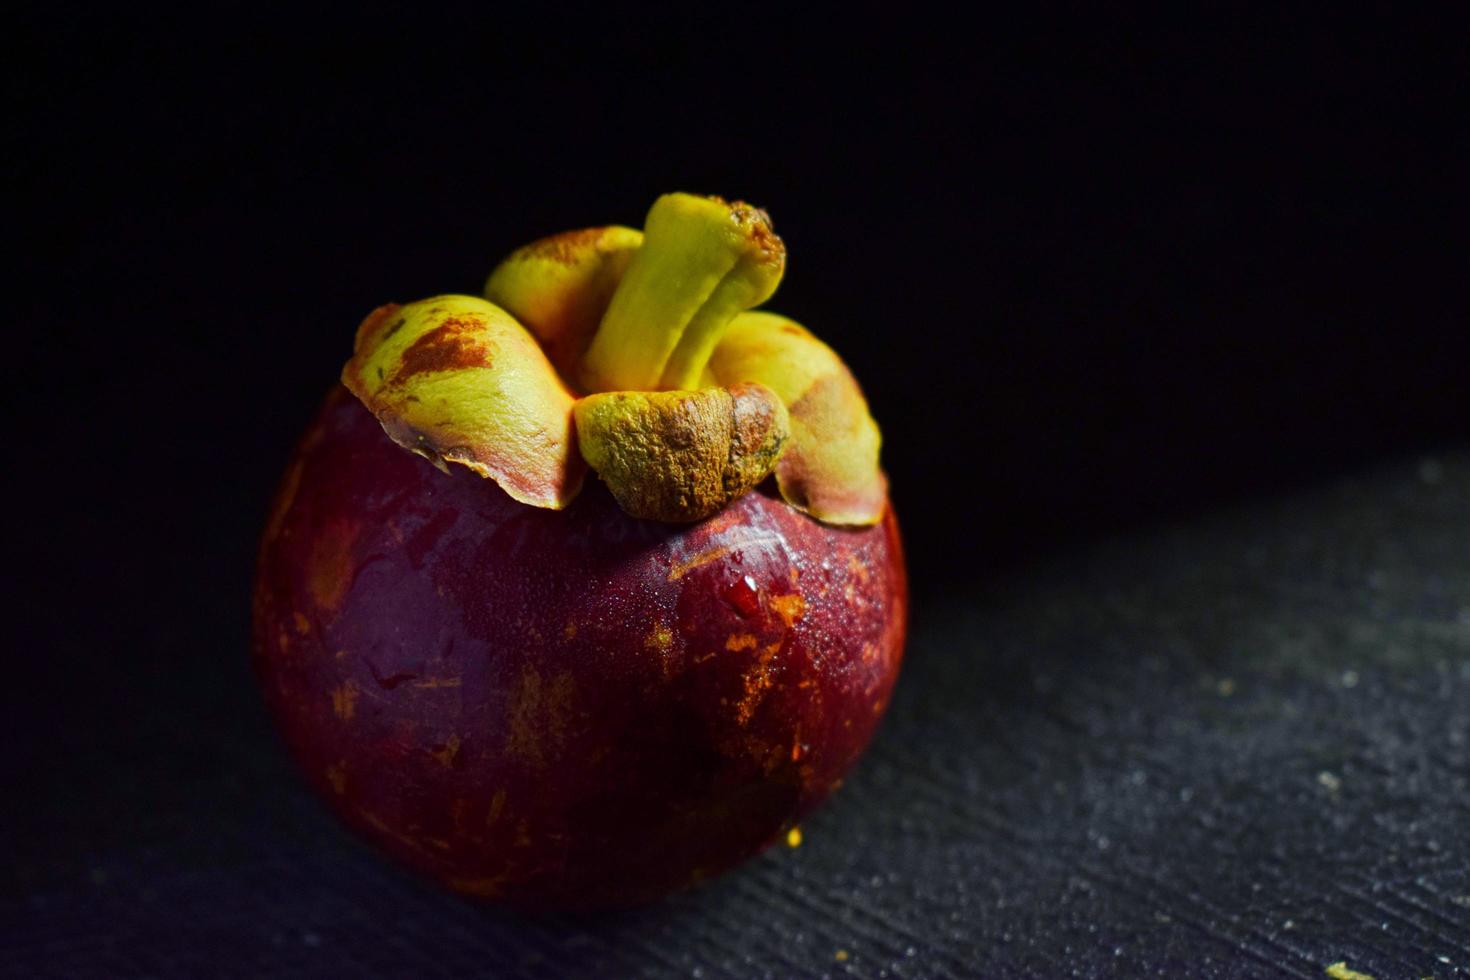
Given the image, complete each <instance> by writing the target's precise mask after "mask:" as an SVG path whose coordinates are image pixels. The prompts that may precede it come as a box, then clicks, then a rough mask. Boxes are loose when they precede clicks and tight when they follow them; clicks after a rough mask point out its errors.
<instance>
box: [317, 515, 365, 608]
mask: <svg viewBox="0 0 1470 980" xmlns="http://www.w3.org/2000/svg"><path fill="white" fill-rule="evenodd" d="M356 541H357V527H356V526H355V525H353V524H350V523H348V522H346V521H340V520H339V521H333V522H332V523H331V524H328V525H327V526H326V527H325V528H324V529H323V530H322V533H321V535H319V536H318V537H317V539H316V542H315V545H314V546H313V547H312V549H311V559H310V564H309V566H308V568H307V581H306V587H307V591H309V592H310V593H311V598H312V601H313V602H315V603H316V604H317V606H318V607H319V608H321V609H323V610H325V611H326V612H329V613H335V612H336V611H337V610H338V609H339V608H340V607H341V605H342V600H343V599H345V598H346V597H347V589H348V588H349V587H350V586H351V585H352V572H353V558H352V547H353V545H354V544H355V543H356Z"/></svg>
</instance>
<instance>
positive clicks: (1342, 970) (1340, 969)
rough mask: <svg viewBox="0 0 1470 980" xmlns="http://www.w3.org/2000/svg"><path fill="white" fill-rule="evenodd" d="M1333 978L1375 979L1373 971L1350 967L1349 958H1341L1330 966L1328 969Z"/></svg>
mask: <svg viewBox="0 0 1470 980" xmlns="http://www.w3.org/2000/svg"><path fill="white" fill-rule="evenodd" d="M1325 972H1326V973H1327V975H1328V976H1329V977H1332V980H1373V975H1372V974H1371V973H1359V972H1358V971H1357V970H1350V969H1348V965H1347V960H1339V961H1338V962H1336V963H1334V964H1332V965H1331V966H1329V967H1328V968H1327V969H1326V971H1325Z"/></svg>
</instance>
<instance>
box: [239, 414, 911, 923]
mask: <svg viewBox="0 0 1470 980" xmlns="http://www.w3.org/2000/svg"><path fill="white" fill-rule="evenodd" d="M906 614H907V594H906V583H905V575H904V568H903V557H902V551H901V546H900V542H899V535H898V528H897V525H896V523H895V521H894V518H893V515H892V510H891V508H890V509H889V511H888V513H887V514H886V516H885V518H884V520H883V521H882V522H881V523H880V524H878V525H877V526H874V527H871V528H863V529H845V528H834V527H829V526H826V525H823V524H820V523H818V522H817V521H814V520H812V519H810V518H808V517H807V516H805V515H803V514H801V513H800V512H798V511H796V510H795V509H793V508H791V507H790V506H789V505H787V504H786V503H784V502H783V501H781V500H780V499H779V498H775V497H773V496H768V495H766V494H764V493H760V492H752V493H748V494H746V495H744V496H743V497H741V498H739V499H738V500H736V501H735V502H734V503H733V504H731V505H730V506H729V507H727V508H725V509H724V510H723V511H721V512H720V513H718V514H716V515H715V516H713V517H711V518H709V519H707V520H705V521H703V522H701V523H698V524H694V525H670V524H661V523H656V522H650V521H640V520H635V519H633V518H631V517H628V516H627V515H626V514H624V513H623V512H622V511H621V510H620V509H619V508H618V506H617V504H616V503H615V502H614V501H613V500H612V497H611V496H610V494H608V492H607V491H606V489H605V488H604V487H603V486H602V485H601V484H600V483H598V482H597V481H596V479H595V478H594V477H589V479H588V483H587V485H586V486H585V487H584V489H583V491H582V493H581V494H580V495H579V496H578V498H577V499H576V500H575V501H574V502H573V504H572V505H571V506H570V507H568V508H567V509H566V510H563V511H549V510H542V509H538V508H534V507H529V506H526V505H524V504H520V503H517V502H516V501H514V500H512V499H511V498H510V497H509V496H507V495H506V494H505V493H504V492H503V491H502V490H501V489H500V488H499V487H498V486H496V485H495V484H494V483H492V482H491V481H489V480H486V479H483V478H481V477H479V476H476V475H474V474H472V473H469V472H468V471H465V470H462V469H460V468H458V467H454V468H453V469H452V472H450V473H448V474H445V473H443V472H440V471H439V470H437V469H435V468H434V467H433V466H431V465H430V464H429V463H428V462H426V461H425V460H423V459H420V458H419V457H417V456H414V455H412V454H410V453H407V452H405V451H404V450H402V449H401V448H399V447H398V446H396V445H394V444H393V443H392V442H390V441H389V439H388V438H387V436H386V435H384V433H383V431H382V429H381V428H380V426H379V425H378V423H377V421H376V420H375V419H374V418H373V417H372V416H371V415H370V414H369V413H368V412H367V411H366V409H364V408H363V407H362V406H361V405H360V404H359V403H358V402H357V400H356V399H354V398H352V397H351V396H350V395H348V394H346V392H345V391H343V390H342V389H337V390H335V391H334V392H333V393H332V394H331V395H330V396H329V397H328V399H327V402H326V404H325V405H324V406H323V408H322V411H321V413H320V415H319V416H318V418H317V419H316V420H315V422H314V423H313V424H312V426H311V427H310V428H309V429H308V431H307V434H306V436H305V437H304V438H303V440H302V442H301V444H300V446H299V447H298V448H297V450H296V455H295V457H294V458H293V460H292V461H291V463H290V465H289V467H288V469H287V472H286V475H285V478H284V479H283V481H282V485H281V488H280V490H279V492H278V496H277V499H276V501H275V504H274V507H273V510H272V513H271V516H270V520H269V524H268V526H267V528H266V533H265V538H264V541H263V544H262V548H261V555H260V564H259V568H258V573H257V580H256V586H255V597H254V631H255V644H254V656H255V666H256V670H257V673H258V676H259V678H260V681H261V683H262V685H263V687H264V690H265V694H266V697H267V699H268V701H269V703H270V705H271V708H272V710H273V712H274V714H275V717H276V719H277V721H278V724H279V727H280V729H281V731H282V732H283V734H284V736H285V739H286V742H287V744H288V746H289V748H290V750H291V752H292V754H293V755H294V756H295V758H296V759H297V761H298V762H299V763H300V765H301V766H302V768H303V769H304V770H305V773H306V775H307V777H308V778H309V780H310V781H311V782H312V783H313V784H314V785H315V787H316V788H317V789H318V790H319V791H320V792H321V793H322V795H324V796H325V798H326V799H327V800H328V801H329V802H330V804H331V806H332V808H333V809H334V810H335V811H336V812H337V813H338V815H339V816H340V817H341V818H342V819H343V820H344V821H345V822H346V823H347V824H349V825H350V826H351V827H352V828H354V829H355V830H356V831H358V832H359V833H360V834H362V835H363V836H365V837H366V838H367V839H368V840H370V841H371V842H372V843H373V844H375V845H377V846H378V847H380V848H382V849H383V850H385V851H386V852H388V853H389V854H390V855H392V856H393V857H395V858H397V859H398V860H400V861H401V862H403V863H405V864H407V865H409V866H411V867H413V868H416V869H418V870H420V871H422V872H426V873H428V874H429V875H432V876H433V877H435V878H437V879H439V880H440V881H442V882H443V883H445V884H446V885H448V886H449V887H450V888H452V889H455V890H457V891H460V892H463V893H466V894H473V895H480V896H485V897H491V898H496V899H499V900H503V901H506V902H509V903H513V904H518V905H522V906H540V907H558V908H568V907H595V906H614V905H629V904H636V903H640V902H645V901H649V900H652V899H654V898H657V897H658V896H660V895H662V894H664V893H666V892H669V891H672V890H674V889H676V888H680V887H683V886H686V885H689V884H692V883H694V882H697V881H699V880H700V879H702V878H704V877H707V876H710V875H713V874H716V873H718V872H720V871H722V870H725V869H726V868H729V867H731V866H732V865H734V864H737V863H738V862H740V861H742V860H744V859H745V858H747V857H749V856H751V855H752V854H754V853H756V852H758V851H759V850H761V849H762V848H763V847H765V846H767V845H768V844H770V843H771V842H773V841H774V840H776V839H778V838H779V837H780V836H781V835H782V834H783V833H785V832H786V831H787V830H788V829H789V828H790V827H791V826H792V825H793V824H794V823H795V822H796V821H798V820H800V819H801V818H802V817H803V815H805V814H806V813H807V812H809V811H810V810H811V809H812V808H813V807H815V806H816V805H817V804H818V803H820V802H821V801H822V800H823V799H824V798H826V797H827V796H828V795H829V794H830V793H831V792H832V791H833V790H834V789H836V788H837V786H838V785H839V784H840V783H841V780H842V777H843V775H844V773H846V772H847V770H848V769H849V767H851V765H852V764H853V762H854V761H855V760H856V759H857V757H858V755H859V754H860V753H861V751H862V750H863V748H864V746H865V745H866V744H867V742H868V741H869V739H870V737H871V736H872V734H873V731H874V728H875V727H876V725H877V723H878V720H879V717H880V715H881V714H882V712H883V709H884V707H885V706H886V704H887V702H888V699H889V695H890V693H891V691H892V688H893V683H894V680H895V678H896V675H897V672H898V667H899V661H900V659H901V656H902V650H903V642H904V632H905V625H906Z"/></svg>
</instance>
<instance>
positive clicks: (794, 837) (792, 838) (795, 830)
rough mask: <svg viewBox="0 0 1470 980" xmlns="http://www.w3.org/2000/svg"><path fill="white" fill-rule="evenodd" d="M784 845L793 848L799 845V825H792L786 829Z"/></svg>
mask: <svg viewBox="0 0 1470 980" xmlns="http://www.w3.org/2000/svg"><path fill="white" fill-rule="evenodd" d="M786 846H787V847H793V848H794V847H800V846H801V828H800V827H792V828H791V829H790V830H788V831H786Z"/></svg>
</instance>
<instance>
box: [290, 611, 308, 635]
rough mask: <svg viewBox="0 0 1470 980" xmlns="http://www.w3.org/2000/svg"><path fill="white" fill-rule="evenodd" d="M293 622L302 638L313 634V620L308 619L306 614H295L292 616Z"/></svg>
mask: <svg viewBox="0 0 1470 980" xmlns="http://www.w3.org/2000/svg"><path fill="white" fill-rule="evenodd" d="M291 622H292V623H293V624H294V625H295V626H296V632H298V633H300V634H301V635H302V636H305V635H306V634H307V633H310V632H311V620H309V619H307V618H306V616H305V614H303V613H301V612H296V613H293V614H292V615H291Z"/></svg>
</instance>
